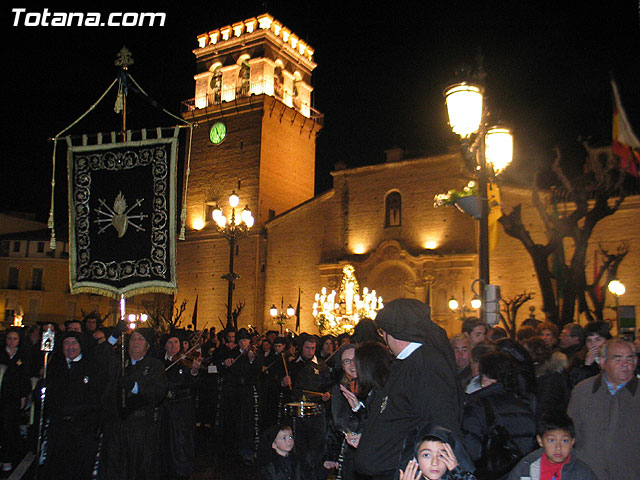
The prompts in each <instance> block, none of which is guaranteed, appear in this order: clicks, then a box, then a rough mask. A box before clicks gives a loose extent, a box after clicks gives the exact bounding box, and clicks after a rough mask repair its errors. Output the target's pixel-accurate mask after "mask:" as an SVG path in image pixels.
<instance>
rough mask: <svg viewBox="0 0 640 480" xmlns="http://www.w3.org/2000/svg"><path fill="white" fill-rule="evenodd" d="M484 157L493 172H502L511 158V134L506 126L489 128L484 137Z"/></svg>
mask: <svg viewBox="0 0 640 480" xmlns="http://www.w3.org/2000/svg"><path fill="white" fill-rule="evenodd" d="M484 142H485V158H486V159H487V163H490V164H491V165H493V171H494V172H495V173H500V172H502V171H503V170H504V169H505V168H507V166H508V165H509V164H510V163H511V160H512V159H513V136H512V135H511V132H510V131H509V129H507V128H498V127H494V128H491V129H490V130H489V131H488V132H487V134H486V135H485V137H484Z"/></svg>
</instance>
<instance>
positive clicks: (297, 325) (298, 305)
mask: <svg viewBox="0 0 640 480" xmlns="http://www.w3.org/2000/svg"><path fill="white" fill-rule="evenodd" d="M296 332H300V287H298V304H297V305H296Z"/></svg>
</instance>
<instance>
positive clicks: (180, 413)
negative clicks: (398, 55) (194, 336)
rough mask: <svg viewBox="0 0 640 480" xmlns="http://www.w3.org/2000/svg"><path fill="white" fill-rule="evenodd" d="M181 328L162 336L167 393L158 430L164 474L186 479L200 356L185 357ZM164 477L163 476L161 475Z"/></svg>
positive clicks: (191, 456)
mask: <svg viewBox="0 0 640 480" xmlns="http://www.w3.org/2000/svg"><path fill="white" fill-rule="evenodd" d="M184 338H186V335H185V333H184V332H183V331H174V332H173V333H169V334H167V335H165V336H164V337H163V339H162V342H161V343H162V346H163V347H164V351H165V354H164V358H163V364H164V368H165V373H166V374H167V380H168V385H169V386H168V390H167V396H166V398H165V399H164V401H163V402H162V404H161V406H160V433H161V452H162V462H163V463H162V464H163V469H162V470H163V474H164V475H166V478H171V479H186V478H189V477H190V476H191V474H192V473H193V461H194V457H195V441H194V428H195V404H194V398H193V391H194V388H195V386H196V382H197V378H198V373H199V368H200V362H201V360H200V357H194V358H192V359H190V358H188V357H187V358H184V352H183V351H182V340H183V339H184ZM163 478H164V477H163Z"/></svg>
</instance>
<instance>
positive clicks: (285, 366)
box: [282, 355, 291, 390]
mask: <svg viewBox="0 0 640 480" xmlns="http://www.w3.org/2000/svg"><path fill="white" fill-rule="evenodd" d="M282 363H283V364H284V373H285V375H286V376H287V377H288V376H289V369H288V368H287V361H286V360H285V359H284V355H282ZM289 390H291V379H289Z"/></svg>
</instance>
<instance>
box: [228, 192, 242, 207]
mask: <svg viewBox="0 0 640 480" xmlns="http://www.w3.org/2000/svg"><path fill="white" fill-rule="evenodd" d="M239 203H240V197H238V195H236V192H233V193H231V195H230V196H229V205H231V208H236V207H237V206H238V204H239Z"/></svg>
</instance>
